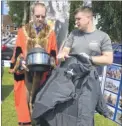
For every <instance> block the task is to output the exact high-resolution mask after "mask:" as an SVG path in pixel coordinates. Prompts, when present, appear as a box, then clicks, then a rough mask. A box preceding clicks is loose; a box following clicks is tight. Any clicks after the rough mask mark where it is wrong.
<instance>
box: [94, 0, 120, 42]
mask: <svg viewBox="0 0 122 126" xmlns="http://www.w3.org/2000/svg"><path fill="white" fill-rule="evenodd" d="M92 7H93V10H94V12H95V13H96V15H100V18H99V19H98V25H97V28H98V29H101V30H102V31H105V32H107V33H108V34H109V36H110V37H111V39H112V41H117V42H120V41H121V42H122V1H93V2H92Z"/></svg>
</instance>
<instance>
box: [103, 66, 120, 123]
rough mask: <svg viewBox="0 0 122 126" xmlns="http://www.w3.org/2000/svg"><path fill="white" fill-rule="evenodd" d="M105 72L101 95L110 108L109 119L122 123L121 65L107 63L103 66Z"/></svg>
mask: <svg viewBox="0 0 122 126" xmlns="http://www.w3.org/2000/svg"><path fill="white" fill-rule="evenodd" d="M105 73H106V74H105ZM105 73H103V74H104V75H103V78H104V82H102V83H103V84H102V88H104V89H103V96H104V99H105V101H106V104H107V106H108V109H109V110H110V111H109V119H111V120H112V121H114V122H116V123H118V124H119V125H122V65H119V64H112V65H108V66H106V67H105Z"/></svg>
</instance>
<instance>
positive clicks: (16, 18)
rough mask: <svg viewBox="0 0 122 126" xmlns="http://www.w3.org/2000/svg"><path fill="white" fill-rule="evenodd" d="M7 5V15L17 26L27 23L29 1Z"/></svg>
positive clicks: (13, 2)
mask: <svg viewBox="0 0 122 126" xmlns="http://www.w3.org/2000/svg"><path fill="white" fill-rule="evenodd" d="M7 4H8V6H9V15H10V16H11V18H12V21H13V22H14V23H15V24H16V25H17V26H21V25H22V23H27V22H28V21H29V14H30V12H29V8H30V2H29V1H8V2H7ZM24 15H25V16H24Z"/></svg>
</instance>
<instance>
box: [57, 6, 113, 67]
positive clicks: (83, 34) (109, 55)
mask: <svg viewBox="0 0 122 126" xmlns="http://www.w3.org/2000/svg"><path fill="white" fill-rule="evenodd" d="M75 23H76V25H77V27H78V29H75V30H73V31H72V32H71V33H70V35H69V37H68V38H67V40H66V42H65V44H64V47H63V49H62V51H60V53H59V54H58V56H57V57H58V58H59V59H64V58H66V57H68V54H69V53H77V54H81V55H83V56H85V57H87V58H89V59H90V60H91V61H92V62H93V63H94V64H96V65H107V64H111V63H112V62H113V51H112V45H111V40H110V38H109V36H108V35H107V34H106V33H105V32H102V31H100V30H96V29H95V28H94V25H93V12H92V10H91V8H89V7H82V8H78V9H76V11H75Z"/></svg>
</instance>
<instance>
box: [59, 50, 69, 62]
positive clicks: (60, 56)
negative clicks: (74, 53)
mask: <svg viewBox="0 0 122 126" xmlns="http://www.w3.org/2000/svg"><path fill="white" fill-rule="evenodd" d="M69 57H70V56H69V55H68V54H66V53H63V52H62V53H59V54H58V55H57V59H59V60H61V61H65V59H66V58H69Z"/></svg>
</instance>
